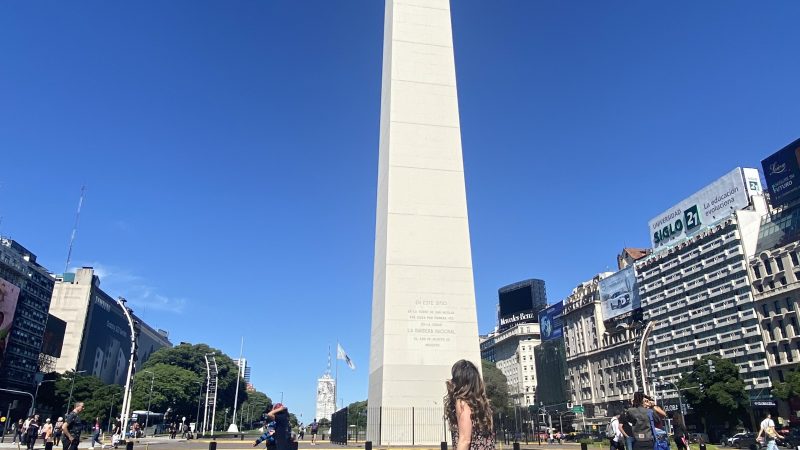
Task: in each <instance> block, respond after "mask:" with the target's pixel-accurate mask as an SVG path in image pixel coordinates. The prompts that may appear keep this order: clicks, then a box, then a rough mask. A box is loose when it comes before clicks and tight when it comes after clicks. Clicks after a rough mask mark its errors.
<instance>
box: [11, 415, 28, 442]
mask: <svg viewBox="0 0 800 450" xmlns="http://www.w3.org/2000/svg"><path fill="white" fill-rule="evenodd" d="M24 424H25V421H23V420H22V419H19V420H18V421H17V426H16V428H14V440H12V441H11V443H15V442H17V439H19V442H22V426H23V425H24Z"/></svg>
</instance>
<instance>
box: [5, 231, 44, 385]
mask: <svg viewBox="0 0 800 450" xmlns="http://www.w3.org/2000/svg"><path fill="white" fill-rule="evenodd" d="M52 293H53V278H52V277H51V276H50V274H49V273H48V272H47V270H45V269H44V268H43V267H42V266H40V265H39V264H38V263H37V262H36V255H34V254H33V253H32V252H30V251H29V250H28V249H26V248H25V247H23V246H22V245H20V244H19V243H18V242H16V241H14V240H11V239H8V238H4V237H0V315H1V316H0V317H2V321H0V337H4V339H2V340H0V345H1V346H2V347H3V350H2V353H0V362H1V364H2V365H0V387H2V388H4V389H14V390H24V391H29V390H31V388H32V386H33V385H34V374H36V373H37V372H38V371H39V369H40V367H39V354H40V353H41V351H42V344H43V340H44V335H45V328H46V326H47V317H48V315H47V311H48V309H49V307H50V298H51V296H52ZM3 398H5V397H4V396H2V395H0V399H3Z"/></svg>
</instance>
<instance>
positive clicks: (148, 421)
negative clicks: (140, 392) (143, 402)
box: [144, 370, 156, 434]
mask: <svg viewBox="0 0 800 450" xmlns="http://www.w3.org/2000/svg"><path fill="white" fill-rule="evenodd" d="M145 372H149V373H150V395H148V396H147V418H145V419H144V432H145V434H146V433H147V425H149V424H150V404H151V403H150V402H151V401H152V400H153V382H154V381H155V380H156V374H155V372H153V371H150V370H145Z"/></svg>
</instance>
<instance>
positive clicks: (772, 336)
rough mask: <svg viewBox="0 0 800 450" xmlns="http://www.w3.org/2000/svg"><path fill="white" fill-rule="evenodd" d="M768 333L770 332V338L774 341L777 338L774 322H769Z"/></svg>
mask: <svg viewBox="0 0 800 450" xmlns="http://www.w3.org/2000/svg"><path fill="white" fill-rule="evenodd" d="M767 333H769V338H770V339H771V340H773V341H774V340H775V333H774V332H773V330H772V323H768V324H767Z"/></svg>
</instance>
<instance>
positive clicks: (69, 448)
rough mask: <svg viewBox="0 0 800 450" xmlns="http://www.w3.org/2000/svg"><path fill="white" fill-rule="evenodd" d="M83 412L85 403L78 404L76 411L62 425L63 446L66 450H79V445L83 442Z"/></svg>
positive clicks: (68, 415)
mask: <svg viewBox="0 0 800 450" xmlns="http://www.w3.org/2000/svg"><path fill="white" fill-rule="evenodd" d="M82 411H83V402H77V403H75V409H73V410H72V412H71V413H69V414H67V417H65V418H64V423H63V424H62V425H61V445H62V446H63V447H64V450H77V449H78V444H79V443H80V441H81V432H83V421H81V412H82Z"/></svg>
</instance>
